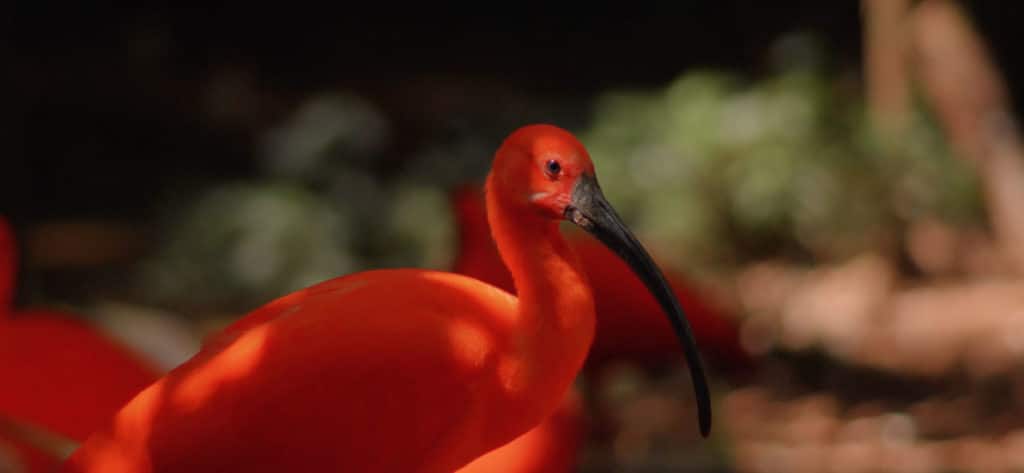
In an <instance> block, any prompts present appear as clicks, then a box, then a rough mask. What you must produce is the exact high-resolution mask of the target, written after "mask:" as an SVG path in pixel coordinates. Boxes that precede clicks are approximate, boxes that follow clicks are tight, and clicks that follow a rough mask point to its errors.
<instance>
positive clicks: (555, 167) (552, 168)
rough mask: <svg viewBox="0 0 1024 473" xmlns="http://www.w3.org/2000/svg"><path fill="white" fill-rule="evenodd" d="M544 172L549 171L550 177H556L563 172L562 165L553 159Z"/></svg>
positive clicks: (549, 161)
mask: <svg viewBox="0 0 1024 473" xmlns="http://www.w3.org/2000/svg"><path fill="white" fill-rule="evenodd" d="M544 170H545V171H547V173H548V176H551V177H555V176H557V175H558V173H560V172H562V165H561V164H558V161H555V160H554V159H551V160H548V162H547V164H546V165H545V166H544Z"/></svg>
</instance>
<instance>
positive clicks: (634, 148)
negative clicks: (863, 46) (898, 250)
mask: <svg viewBox="0 0 1024 473" xmlns="http://www.w3.org/2000/svg"><path fill="white" fill-rule="evenodd" d="M835 84H836V82H835V81H834V80H832V79H831V78H830V77H829V76H827V75H826V74H824V73H821V72H819V71H818V70H817V68H815V67H799V66H789V67H787V68H786V69H784V70H782V71H780V72H778V73H776V74H773V75H772V76H770V77H767V78H766V79H764V80H760V81H757V82H754V83H744V82H743V81H742V80H741V79H739V78H738V77H734V76H731V75H728V74H725V73H722V72H718V71H709V70H696V71H690V72H687V73H686V74H684V75H682V76H681V77H679V78H678V79H677V80H675V81H674V82H672V83H671V84H669V85H668V86H667V87H665V88H663V89H662V90H658V91H653V92H611V93H608V94H606V95H604V96H602V97H601V98H600V99H599V100H598V101H597V106H596V111H595V113H594V121H593V123H592V126H591V127H590V128H588V129H586V130H584V131H583V132H581V133H580V137H581V139H582V140H583V141H584V142H585V143H586V144H587V146H588V147H589V149H590V152H591V154H592V156H594V158H595V160H597V161H598V162H599V163H600V179H601V181H602V186H603V187H604V189H605V191H606V193H607V194H608V195H609V198H610V199H611V200H612V201H613V202H615V203H616V205H618V206H619V207H621V209H622V213H623V214H624V217H626V218H627V219H628V220H629V221H630V223H631V224H632V225H634V226H635V227H636V229H637V231H638V232H640V233H642V234H643V235H644V236H645V237H646V238H648V239H650V241H652V245H653V246H655V247H656V248H657V249H658V252H659V253H660V254H662V255H664V257H665V258H668V259H669V260H670V262H671V263H673V264H676V265H681V266H685V267H688V268H695V267H701V266H721V265H726V266H728V265H730V264H736V263H740V262H742V261H745V260H749V259H751V258H758V257H767V256H777V255H778V254H779V253H786V252H788V253H790V254H794V255H803V256H810V257H815V258H822V259H827V258H841V257H844V256H849V255H851V254H853V253H855V252H858V251H861V250H864V249H867V248H877V247H878V246H880V245H884V244H886V242H887V241H893V239H894V238H899V232H900V231H901V228H902V225H903V224H904V223H906V222H907V221H910V220H913V219H917V218H922V217H935V218H940V219H946V220H951V219H952V220H956V221H957V222H968V221H978V220H980V218H981V217H982V208H981V202H980V199H979V193H978V189H977V183H976V182H975V177H974V174H973V172H972V171H971V170H970V169H969V168H967V167H966V165H965V164H964V163H963V162H962V161H961V160H959V159H957V158H956V157H955V156H953V154H952V153H951V151H950V150H949V149H948V148H947V146H946V144H945V142H944V140H943V137H942V136H941V133H940V131H939V130H938V129H937V128H936V127H935V125H934V124H933V123H932V122H931V121H930V117H929V116H928V114H927V113H926V111H925V110H923V109H922V108H921V107H920V106H919V105H917V108H915V110H914V114H913V117H912V119H911V123H910V125H909V127H908V129H907V131H906V133H905V134H904V135H903V136H900V137H899V138H898V139H894V140H888V141H886V140H882V139H881V138H880V137H879V136H877V135H876V133H875V132H874V130H873V129H872V127H871V124H870V123H869V122H868V120H867V118H866V114H865V113H864V111H863V108H864V107H863V105H862V103H861V101H860V100H859V97H850V96H848V95H844V94H843V93H842V92H841V90H842V89H840V88H838V87H836V85H835Z"/></svg>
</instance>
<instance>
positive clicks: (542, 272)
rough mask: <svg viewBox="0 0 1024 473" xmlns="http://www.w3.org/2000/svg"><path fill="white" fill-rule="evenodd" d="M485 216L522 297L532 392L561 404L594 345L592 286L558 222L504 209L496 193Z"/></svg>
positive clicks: (490, 195)
mask: <svg viewBox="0 0 1024 473" xmlns="http://www.w3.org/2000/svg"><path fill="white" fill-rule="evenodd" d="M487 216H488V220H489V222H490V225H491V232H492V234H493V236H494V241H495V243H496V244H497V247H498V251H499V253H500V254H501V258H502V260H503V261H504V262H505V265H506V266H507V267H508V269H509V272H510V273H511V274H512V279H513V281H514V284H515V288H516V293H517V295H518V314H517V317H518V320H517V321H516V325H517V327H518V330H517V333H518V334H520V336H521V337H522V338H521V339H520V340H517V343H519V344H520V345H521V346H522V347H524V348H523V351H524V356H526V357H528V358H531V359H532V360H530V362H529V363H527V366H530V367H531V369H532V370H536V372H534V373H532V376H530V378H531V380H532V381H533V382H532V383H531V385H532V386H531V387H530V391H531V392H533V393H535V394H534V395H535V396H542V397H546V398H550V400H551V401H552V402H554V403H555V404H557V402H559V401H561V397H562V396H563V395H564V393H565V391H566V390H567V389H568V388H569V386H570V385H571V383H572V382H573V380H574V379H575V377H576V374H577V373H578V372H579V370H580V368H581V367H582V364H583V361H584V359H585V358H586V355H587V352H588V351H589V349H590V345H591V343H592V342H593V337H594V323H595V322H594V317H595V316H594V300H593V295H592V294H591V290H590V286H589V284H588V282H587V280H586V277H585V274H584V272H583V269H582V266H581V264H580V261H579V260H578V258H577V256H576V254H575V252H574V251H573V250H572V249H571V248H570V247H569V245H568V243H566V241H565V238H564V237H563V236H562V234H561V232H560V231H559V224H558V222H557V221H554V220H552V219H550V218H546V217H544V216H542V215H540V214H538V213H535V212H531V211H530V210H529V209H523V208H516V207H515V206H513V205H507V204H503V203H502V199H501V198H500V196H498V195H496V194H495V193H494V192H488V193H487ZM546 400H547V399H546ZM552 407H554V405H552Z"/></svg>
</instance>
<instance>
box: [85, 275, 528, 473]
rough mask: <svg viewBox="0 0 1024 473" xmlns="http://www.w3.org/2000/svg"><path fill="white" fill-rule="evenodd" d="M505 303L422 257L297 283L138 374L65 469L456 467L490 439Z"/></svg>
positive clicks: (505, 344) (508, 299)
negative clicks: (413, 262)
mask: <svg viewBox="0 0 1024 473" xmlns="http://www.w3.org/2000/svg"><path fill="white" fill-rule="evenodd" d="M514 312H515V299H514V298H513V297H512V296H510V295H509V294H508V293H506V292H504V291H501V290H500V289H497V288H494V287H492V286H489V285H486V284H484V283H481V282H479V281H477V280H474V279H471V278H467V277H463V276H458V275H454V274H449V273H440V272H432V271H422V270H379V271H368V272H364V273H357V274H354V275H350V276H345V277H342V278H337V279H334V280H331V281H327V282H324V283H321V284H318V285H316V286H312V287H310V288H307V289H305V290H302V291H298V292H296V293H294V294H291V295H289V296H286V297H283V298H281V299H278V300H276V301H273V302H271V303H269V304H267V305H266V306H263V307H261V308H260V309H257V310H255V311H253V312H252V313H251V314H249V315H247V316H246V317H244V318H242V319H240V320H239V321H238V322H236V323H234V324H232V325H231V326H229V327H228V328H226V329H225V330H224V331H222V332H221V333H220V334H218V335H217V336H215V337H212V338H211V339H210V340H209V341H208V343H207V344H206V345H205V346H204V348H203V349H202V351H201V352H200V353H199V354H197V355H196V356H195V357H193V358H192V359H190V360H189V361H188V362H186V363H184V364H183V365H181V366H179V367H178V368H176V369H175V370H173V371H171V372H170V373H169V374H168V375H167V376H165V377H164V378H163V379H161V380H160V381H158V382H157V383H155V384H154V385H152V386H150V387H149V388H147V389H146V390H145V391H144V392H143V393H141V394H140V395H139V396H138V397H136V398H135V399H134V400H133V401H132V402H130V403H129V404H128V405H127V406H126V407H125V408H124V409H123V410H122V411H121V412H120V413H119V415H118V416H117V418H116V419H115V420H114V422H113V424H112V425H111V426H110V428H109V429H107V430H106V431H104V432H101V433H99V434H97V435H94V436H93V437H92V438H90V439H89V441H87V442H86V444H84V445H83V447H82V448H81V449H80V451H79V452H76V454H75V455H74V456H73V457H72V461H71V464H73V465H78V466H79V467H78V468H77V469H72V471H113V472H116V471H118V469H117V468H113V467H112V465H113V464H115V463H118V462H120V463H124V464H133V465H135V466H136V467H139V468H142V467H140V466H139V465H148V466H151V467H152V469H151V470H149V469H146V468H142V469H141V470H136V469H131V470H130V471H228V470H232V471H234V470H238V469H239V468H242V469H244V470H245V471H332V470H331V467H332V466H333V467H337V468H340V469H341V470H344V471H433V470H432V468H433V467H439V468H440V471H444V470H447V471H451V470H453V469H455V467H457V466H459V464H460V462H462V463H464V462H467V461H469V460H470V459H472V458H473V457H475V456H476V455H478V454H479V453H482V451H486V450H487V449H489V448H493V447H494V446H497V445H492V444H493V443H494V441H495V440H492V439H488V438H487V435H485V432H486V430H487V429H486V428H485V427H486V424H487V422H488V420H489V419H490V416H492V415H493V413H492V412H491V411H489V410H487V409H485V408H484V406H489V405H491V403H493V402H496V401H497V399H496V398H497V397H500V394H501V393H500V382H499V381H497V380H496V378H495V377H494V376H492V375H491V373H493V372H494V371H495V370H494V366H495V364H496V363H497V362H498V361H499V360H500V359H501V357H503V356H509V354H510V353H512V352H513V350H514V348H513V347H512V346H511V345H512V344H511V343H510V342H509V341H508V339H509V337H508V334H509V333H510V330H511V326H512V322H513V318H514ZM105 459H106V460H105ZM111 459H114V460H111ZM424 468H425V469H424ZM126 471H128V470H126Z"/></svg>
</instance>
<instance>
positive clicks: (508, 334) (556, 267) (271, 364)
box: [64, 125, 711, 473]
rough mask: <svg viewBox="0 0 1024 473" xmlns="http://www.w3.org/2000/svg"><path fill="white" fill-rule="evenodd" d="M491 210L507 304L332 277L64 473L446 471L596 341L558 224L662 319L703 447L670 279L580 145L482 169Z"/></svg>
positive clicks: (700, 385) (704, 411)
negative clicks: (645, 294) (586, 241)
mask: <svg viewBox="0 0 1024 473" xmlns="http://www.w3.org/2000/svg"><path fill="white" fill-rule="evenodd" d="M487 190H488V191H487V209H488V216H489V220H490V226H491V229H492V233H493V235H494V237H495V239H496V240H497V247H498V250H499V252H500V254H501V256H502V258H503V259H504V261H505V263H506V265H507V266H508V267H509V268H510V272H511V274H512V278H513V280H514V281H515V286H516V289H517V293H518V297H517V296H514V295H512V294H510V293H509V292H507V291H505V290H502V289H500V288H498V287H495V286H493V285H491V284H487V283H485V282H482V281H480V280H478V279H474V278H471V277H467V276H464V275H460V274H455V273H450V272H443V271H434V270H424V269H414V268H392V269H379V270H368V271H363V272H359V273H354V274H350V275H346V276H341V277H338V278H334V279H330V280H327V281H324V282H321V283H318V284H315V285H313V286H310V287H308V288H305V289H302V290H299V291H296V292H294V293H292V294H289V295H287V296H283V297H281V298H279V299H276V300H274V301H272V302H270V303H268V304H266V305H264V306H262V307H260V308H258V309H256V310H254V311H253V312H251V313H249V314H248V315H246V316H244V317H243V318H241V319H239V320H238V321H236V322H235V323H233V324H231V325H229V326H228V327H227V328H225V329H224V330H223V331H221V332H220V333H219V334H217V336H215V337H213V338H212V339H211V340H210V341H209V342H208V343H207V344H206V345H204V347H203V349H202V350H200V352H199V353H198V354H197V355H196V356H194V357H193V358H191V359H189V360H188V361H186V362H185V363H183V364H182V365H180V366H178V367H177V368H175V369H173V370H171V371H170V372H169V373H168V374H167V375H166V376H164V377H163V378H161V379H160V380H158V381H157V382H155V383H153V384H152V385H150V386H149V387H148V388H146V389H145V390H143V391H142V392H141V393H140V394H139V395H138V396H136V397H135V398H134V399H132V400H131V401H129V402H128V403H127V404H126V405H125V406H124V407H123V408H122V409H121V410H120V411H119V412H118V414H117V415H116V416H115V417H114V418H113V419H112V420H111V422H110V423H109V425H107V426H106V427H105V428H103V429H101V430H99V431H98V432H96V433H95V434H93V435H92V436H90V438H89V439H88V440H86V442H85V443H84V444H83V445H82V446H81V447H80V448H79V449H78V450H76V451H75V453H74V454H73V455H72V456H71V457H70V458H69V460H68V461H67V462H66V463H65V465H64V466H65V471H75V472H105V473H107V472H109V473H118V472H178V471H189V472H207V471H250V472H253V471H275V472H276V471H415V472H451V471H454V470H457V469H458V468H461V467H463V466H465V465H467V464H468V463H470V462H471V461H472V460H473V459H475V458H477V457H479V456H481V455H482V454H484V453H487V452H489V451H491V450H493V449H495V448H497V447H499V446H501V445H504V444H506V443H508V442H510V441H512V440H513V439H515V438H517V437H518V436H520V435H522V434H523V433H525V432H527V431H528V430H530V429H531V428H533V427H535V426H536V425H538V423H540V422H541V421H542V420H544V419H545V418H547V417H548V416H549V415H551V413H552V412H554V411H555V409H556V408H557V407H558V405H559V404H560V403H561V402H563V399H564V398H565V396H566V395H567V393H568V390H569V388H570V386H571V383H572V382H573V379H574V378H575V376H576V374H577V372H578V371H579V369H580V367H581V366H582V364H583V361H584V358H585V357H586V354H587V351H588V349H589V348H590V345H591V342H592V340H593V334H594V323H595V322H594V302H593V297H592V295H591V291H590V288H589V286H588V285H587V283H586V279H585V275H584V273H583V271H582V270H581V266H580V262H579V260H578V257H577V256H576V255H575V253H573V251H572V250H571V248H570V247H569V246H568V244H567V243H566V242H565V240H564V239H563V237H562V235H561V233H560V231H559V222H560V221H562V220H568V221H571V222H573V223H575V224H576V225H578V226H580V227H581V228H583V229H585V230H586V231H588V232H590V233H591V234H593V235H594V236H595V237H596V238H597V239H599V240H600V241H602V242H603V243H604V244H606V245H608V246H609V247H611V248H613V249H614V250H615V251H616V253H617V254H618V255H619V256H620V257H621V258H622V259H623V260H625V261H627V262H628V263H629V265H630V266H631V267H632V268H633V269H634V271H635V272H636V273H637V275H638V276H639V277H640V278H641V280H643V281H644V283H645V284H646V285H647V286H648V288H649V290H650V291H652V292H653V293H654V294H655V297H656V298H657V300H658V301H659V303H660V304H661V306H662V308H663V309H664V311H665V313H666V315H667V316H668V317H670V319H671V320H672V327H673V329H675V331H676V334H677V335H678V337H679V339H680V341H681V345H682V348H683V350H684V352H685V354H686V356H687V359H688V361H689V365H690V368H691V369H690V374H691V376H692V381H693V385H694V389H695V391H696V397H697V402H698V420H699V423H698V424H699V427H700V431H701V433H702V434H704V435H707V434H708V432H709V430H710V428H711V406H710V396H709V393H708V385H707V381H706V380H705V378H704V371H703V365H702V362H701V359H700V355H699V353H698V351H697V348H696V345H695V342H694V340H693V335H692V333H691V331H690V328H689V325H688V323H687V322H686V319H685V318H684V316H683V312H682V310H681V309H680V306H679V303H678V301H677V300H676V299H675V297H674V296H673V294H672V292H671V291H670V290H669V288H668V285H667V283H666V282H665V279H664V276H663V275H662V274H661V272H660V270H659V269H658V268H657V267H656V266H655V264H654V263H653V262H652V260H651V258H650V256H649V255H648V254H647V252H646V251H645V250H644V248H643V247H642V246H641V244H640V243H639V242H638V241H637V239H636V238H635V237H634V236H633V234H632V233H631V232H630V231H629V229H628V228H626V226H625V225H624V224H623V223H622V221H621V219H620V218H619V217H618V215H617V214H616V212H615V211H614V210H613V208H612V207H611V205H610V204H609V203H608V202H607V201H606V199H605V198H604V196H603V194H602V192H601V188H600V186H599V185H598V182H597V179H596V177H595V173H594V166H593V164H592V162H591V159H590V156H589V155H588V153H587V151H586V149H585V148H584V147H583V145H582V144H581V143H580V142H579V141H577V139H576V138H575V137H574V136H572V135H571V134H570V133H569V132H567V131H565V130H563V129H561V128H558V127H555V126H551V125H529V126H525V127H523V128H520V129H518V130H516V131H514V132H513V133H512V134H511V135H509V136H508V137H507V138H506V139H505V141H504V142H503V143H502V144H501V146H500V147H499V149H498V151H497V152H496V153H495V155H494V159H493V161H492V168H491V171H490V173H489V176H488V179H487Z"/></svg>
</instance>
